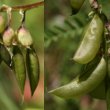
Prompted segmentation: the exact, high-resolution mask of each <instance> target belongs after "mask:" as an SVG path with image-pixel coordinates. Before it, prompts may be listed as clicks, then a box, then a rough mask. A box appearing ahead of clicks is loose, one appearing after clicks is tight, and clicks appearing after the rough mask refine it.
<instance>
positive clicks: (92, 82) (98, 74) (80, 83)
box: [49, 57, 106, 98]
mask: <svg viewBox="0 0 110 110" xmlns="http://www.w3.org/2000/svg"><path fill="white" fill-rule="evenodd" d="M87 74H88V73H87ZM105 76H106V62H105V59H104V58H103V57H102V59H101V60H100V62H99V64H98V65H97V66H96V68H95V69H94V71H93V72H92V73H91V74H90V73H89V77H88V75H87V76H86V78H84V79H85V80H84V79H81V80H80V79H79V78H76V79H75V80H74V81H73V82H71V83H69V84H66V85H64V86H61V87H59V88H56V89H54V90H51V91H50V92H49V93H52V94H54V95H56V96H59V97H62V98H72V97H79V96H82V95H84V94H87V93H88V92H90V91H92V90H94V89H95V88H96V87H97V86H98V85H99V84H100V83H101V82H102V80H104V78H105Z"/></svg>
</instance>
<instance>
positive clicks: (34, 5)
mask: <svg viewBox="0 0 110 110" xmlns="http://www.w3.org/2000/svg"><path fill="white" fill-rule="evenodd" d="M42 5H44V1H41V2H37V3H33V4H28V5H21V6H13V7H11V8H12V11H19V10H24V11H26V10H30V9H33V8H37V7H38V6H42ZM7 8H9V6H6V5H3V6H2V7H1V8H0V12H3V11H7Z"/></svg>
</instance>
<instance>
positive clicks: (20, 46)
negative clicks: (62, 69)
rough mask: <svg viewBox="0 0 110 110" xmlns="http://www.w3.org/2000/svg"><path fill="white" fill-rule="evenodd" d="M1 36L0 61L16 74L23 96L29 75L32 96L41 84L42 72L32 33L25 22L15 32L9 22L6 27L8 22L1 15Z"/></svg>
mask: <svg viewBox="0 0 110 110" xmlns="http://www.w3.org/2000/svg"><path fill="white" fill-rule="evenodd" d="M0 36H1V38H0V61H1V62H4V63H6V64H7V65H8V66H9V67H10V68H11V70H12V71H13V72H14V73H15V77H16V80H17V82H18V85H19V88H20V90H21V93H22V94H24V87H25V81H26V75H28V78H29V81H30V88H31V95H33V94H34V91H35V89H36V87H37V85H38V82H39V74H40V71H39V60H38V56H37V54H36V51H35V49H34V47H33V39H32V36H31V33H30V32H29V30H28V29H27V28H26V27H25V26H24V23H23V22H22V23H21V26H20V27H19V29H18V30H17V31H14V30H13V29H12V27H11V26H10V24H9V22H8V25H6V20H5V19H4V17H3V16H2V14H1V15H0ZM26 73H27V74H26Z"/></svg>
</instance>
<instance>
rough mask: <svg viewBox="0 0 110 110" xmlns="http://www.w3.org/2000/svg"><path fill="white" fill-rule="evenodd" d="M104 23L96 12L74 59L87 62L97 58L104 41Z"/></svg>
mask: <svg viewBox="0 0 110 110" xmlns="http://www.w3.org/2000/svg"><path fill="white" fill-rule="evenodd" d="M103 30H104V24H103V22H102V20H101V19H100V17H99V16H98V15H97V14H95V15H94V17H93V19H92V20H91V22H90V24H89V25H88V28H87V30H86V32H85V34H84V38H83V40H82V41H81V43H80V45H79V48H78V49H77V51H76V53H75V55H74V57H73V60H74V61H76V62H78V63H81V64H86V63H88V62H90V61H91V60H92V59H94V58H95V56H96V54H97V52H98V50H99V48H100V44H101V41H102V34H103Z"/></svg>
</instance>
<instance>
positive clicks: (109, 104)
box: [106, 79, 110, 110]
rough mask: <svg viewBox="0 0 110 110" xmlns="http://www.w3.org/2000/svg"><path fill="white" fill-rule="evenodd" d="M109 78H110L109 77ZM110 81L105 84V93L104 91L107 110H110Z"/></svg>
mask: <svg viewBox="0 0 110 110" xmlns="http://www.w3.org/2000/svg"><path fill="white" fill-rule="evenodd" d="M109 80H110V79H109ZM109 84H110V82H108V84H107V85H108V86H107V93H106V103H107V110H110V85H109Z"/></svg>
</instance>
